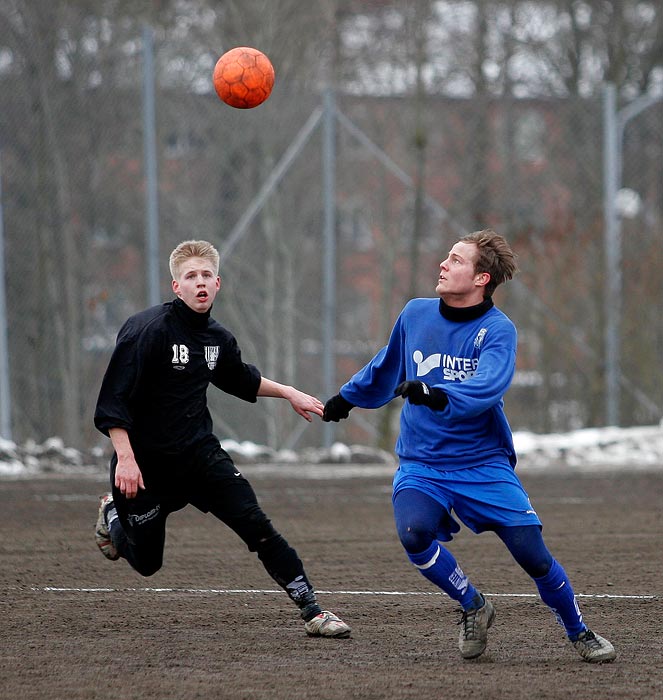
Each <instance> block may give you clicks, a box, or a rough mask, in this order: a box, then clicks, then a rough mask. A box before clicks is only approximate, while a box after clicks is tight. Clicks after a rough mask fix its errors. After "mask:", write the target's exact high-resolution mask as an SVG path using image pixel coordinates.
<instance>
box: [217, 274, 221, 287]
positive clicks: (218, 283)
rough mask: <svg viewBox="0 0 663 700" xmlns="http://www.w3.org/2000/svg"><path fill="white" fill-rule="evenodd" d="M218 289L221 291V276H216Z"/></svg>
mask: <svg viewBox="0 0 663 700" xmlns="http://www.w3.org/2000/svg"><path fill="white" fill-rule="evenodd" d="M216 288H217V289H221V277H220V276H219V275H217V276H216Z"/></svg>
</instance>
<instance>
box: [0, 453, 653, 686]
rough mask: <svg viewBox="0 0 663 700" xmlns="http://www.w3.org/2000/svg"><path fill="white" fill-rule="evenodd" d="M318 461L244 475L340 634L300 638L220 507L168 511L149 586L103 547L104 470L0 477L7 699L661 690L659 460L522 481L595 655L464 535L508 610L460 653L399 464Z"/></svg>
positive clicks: (501, 555) (470, 561) (0, 630)
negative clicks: (99, 535)
mask: <svg viewBox="0 0 663 700" xmlns="http://www.w3.org/2000/svg"><path fill="white" fill-rule="evenodd" d="M321 469H322V468H313V469H311V470H308V471H307V470H304V469H303V468H302V470H301V475H292V474H289V475H288V476H287V477H286V475H285V474H282V475H274V473H273V471H272V470H266V471H263V470H261V469H259V468H254V467H246V468H245V469H244V471H245V473H246V475H247V476H248V477H249V478H250V479H251V481H252V483H253V484H254V487H255V489H256V491H257V492H258V495H259V497H260V500H261V502H262V504H263V506H264V508H265V510H266V511H267V513H268V514H269V515H270V517H271V518H272V520H273V521H274V523H275V524H276V525H277V527H278V528H279V529H280V530H281V531H282V532H283V534H284V535H285V536H286V537H287V538H288V540H289V541H290V542H291V544H293V545H294V546H295V547H296V548H297V550H298V551H299V553H300V555H301V556H302V559H303V560H304V562H305V564H306V568H307V571H308V573H309V576H310V577H311V579H312V580H313V582H314V584H315V585H316V587H317V588H318V589H319V591H322V592H321V593H320V596H319V597H320V599H321V602H322V603H323V605H324V606H326V607H329V608H330V609H331V610H333V611H335V612H337V613H338V614H339V615H341V616H342V617H343V618H344V619H345V620H346V621H347V622H349V623H350V624H351V625H352V627H353V635H352V638H351V639H348V640H328V639H309V638H307V637H306V635H305V633H304V630H303V627H302V624H301V622H300V621H299V620H298V617H297V614H296V611H295V609H294V608H293V606H292V605H291V604H290V602H289V601H288V599H287V598H286V596H285V594H284V593H281V592H278V591H275V585H274V584H273V582H272V581H271V579H269V577H268V576H267V575H266V574H265V572H264V570H263V569H262V567H261V566H260V564H259V563H258V562H257V560H256V559H255V558H254V555H252V554H250V553H248V552H247V551H246V550H245V549H244V547H243V545H242V543H241V542H240V541H239V540H236V539H235V536H234V535H233V534H232V533H231V532H229V531H227V530H226V529H225V528H224V527H223V526H222V525H221V524H220V523H218V522H217V521H216V520H214V518H212V517H210V516H203V515H202V514H200V513H199V512H197V511H195V510H194V509H191V508H189V509H186V510H184V511H181V512H179V513H176V514H174V515H173V516H172V517H171V520H169V525H170V527H169V531H168V540H167V544H166V561H165V565H164V568H163V569H162V571H160V572H159V573H157V574H156V575H155V576H153V577H151V578H149V579H144V578H141V577H140V576H138V575H137V574H135V573H134V572H133V571H131V570H130V568H129V567H128V566H127V565H126V563H125V562H123V561H119V562H109V561H107V560H105V559H104V558H103V557H102V556H101V554H100V553H99V551H98V550H97V548H96V547H95V545H94V540H93V536H92V535H93V525H94V521H95V518H96V510H97V495H98V494H99V493H101V492H102V491H103V490H105V484H104V481H105V479H104V477H103V476H102V475H99V474H94V475H90V474H88V475H87V476H81V475H79V476H66V477H65V476H52V477H50V478H38V479H31V480H2V481H0V523H1V524H2V527H1V529H0V587H1V591H2V595H1V607H0V612H1V614H2V625H1V626H0V649H1V652H0V697H2V698H12V699H16V698H21V699H27V698H38V699H39V700H50V699H52V698H62V699H64V698H85V699H88V698H109V699H110V698H112V699H113V700H118V699H124V698H141V699H143V698H145V699H148V698H149V699H152V698H154V699H157V698H158V699H159V700H163V699H164V698H185V699H189V698H221V699H229V700H230V699H232V700H258V699H260V700H262V699H270V700H281V699H283V700H298V699H300V698H317V699H322V700H325V699H327V698H330V699H331V698H363V699H366V700H368V699H378V698H390V699H393V700H402V699H405V698H413V699H415V698H416V699H417V700H419V699H420V698H472V699H481V698H485V699H487V700H488V699H489V700H499V699H501V698H504V699H507V698H508V699H510V700H518V699H520V698H528V699H530V698H537V699H546V698H577V697H592V698H605V699H613V698H629V699H630V698H663V661H662V658H663V638H662V636H661V620H662V618H663V606H662V602H663V584H662V583H661V581H662V580H663V556H662V554H661V545H662V541H663V537H662V533H663V522H662V520H663V518H662V514H663V510H662V505H661V503H662V501H661V496H662V494H663V473H662V472H655V473H642V472H640V473H634V474H630V475H629V474H627V473H624V472H621V473H616V472H615V473H594V474H585V475H582V474H577V473H575V474H569V473H556V474H546V475H540V474H524V475H522V478H523V481H524V483H525V486H526V488H527V489H528V491H529V492H530V496H531V497H532V501H533V503H534V505H535V507H536V508H537V510H538V511H539V513H540V515H541V516H542V518H543V521H544V524H545V531H544V534H545V536H546V541H547V543H548V545H549V547H550V549H551V550H552V551H553V553H554V554H555V555H556V557H557V558H558V559H559V560H560V561H561V562H562V563H563V564H564V566H565V567H566V569H567V571H568V572H569V574H570V576H571V579H572V581H573V582H574V586H575V590H576V593H577V594H579V595H580V604H581V606H582V608H583V611H584V614H585V619H586V620H587V622H588V623H589V625H590V626H591V627H593V628H594V629H595V630H596V631H598V632H600V633H601V634H602V635H604V636H606V637H608V638H609V639H610V640H612V642H613V643H614V645H615V647H616V649H617V652H618V655H619V656H618V659H617V660H616V661H615V662H614V663H612V664H605V665H598V666H593V665H590V664H587V663H584V662H582V660H581V659H580V657H579V656H577V654H576V652H575V651H574V650H573V649H572V648H571V647H570V646H569V644H568V643H567V642H566V641H565V638H564V635H563V633H562V630H561V628H559V627H558V626H557V625H556V624H555V622H554V620H553V618H552V615H551V614H550V612H549V611H548V609H547V608H546V607H545V606H544V605H543V604H542V603H541V602H540V601H539V600H538V598H537V597H535V596H534V587H533V584H532V583H531V582H530V580H529V579H528V578H527V576H525V574H524V573H522V572H521V571H520V570H519V569H518V568H517V567H516V566H515V564H514V563H512V561H511V560H510V558H509V557H508V555H507V553H506V551H505V550H504V549H503V547H502V545H501V544H500V543H499V542H498V541H497V539H496V538H495V537H494V536H493V535H491V534H484V535H481V536H479V537H477V536H475V535H471V534H469V533H467V532H466V531H463V532H462V533H461V535H460V536H459V537H458V538H457V539H456V540H455V541H454V543H453V544H452V549H453V550H454V551H455V553H456V554H457V555H459V559H460V562H461V563H462V565H463V568H464V569H465V571H466V572H467V573H468V574H469V575H470V576H471V577H472V579H473V581H474V582H475V584H477V585H478V586H479V587H480V588H481V589H482V590H484V591H485V592H486V593H489V594H493V595H494V602H495V604H496V606H497V618H496V621H495V624H494V626H493V627H492V628H491V634H490V638H489V644H488V649H487V651H486V653H485V654H484V655H483V656H482V657H481V658H480V659H478V660H476V661H463V660H462V659H461V658H460V657H459V653H458V649H457V646H456V645H457V634H458V627H457V626H456V622H457V620H458V617H459V616H458V613H457V611H456V608H455V605H454V604H453V603H452V602H451V601H450V600H449V599H448V598H445V597H443V596H442V595H438V594H432V589H431V586H430V585H429V584H428V583H427V582H426V581H425V579H423V578H422V577H421V576H420V575H419V574H418V573H417V572H416V571H415V570H414V569H413V568H412V567H411V566H410V565H409V563H408V562H407V560H406V558H405V556H404V554H403V552H402V551H401V548H400V545H399V543H398V541H397V539H396V536H395V533H394V527H393V522H392V514H391V505H390V497H389V493H390V477H389V476H388V475H387V474H386V473H383V472H382V471H381V470H377V473H374V474H372V475H371V476H368V477H355V478H308V476H307V477H306V478H304V475H305V472H306V473H307V474H308V472H311V473H313V474H317V475H318V476H319V475H320V470H321ZM335 471H336V474H337V476H338V475H339V474H343V473H344V471H343V469H341V468H337V469H336V470H335ZM309 476H310V475H309ZM346 476H347V474H346ZM249 591H250V592H249Z"/></svg>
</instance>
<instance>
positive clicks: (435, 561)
mask: <svg viewBox="0 0 663 700" xmlns="http://www.w3.org/2000/svg"><path fill="white" fill-rule="evenodd" d="M516 270H517V266H516V256H515V255H514V253H513V251H512V250H511V248H510V247H509V245H508V243H507V242H506V240H505V239H504V238H503V237H502V236H500V235H498V234H497V233H495V232H494V231H491V230H484V231H478V232H475V233H471V234H469V235H467V236H464V237H463V238H461V239H460V240H459V241H457V242H456V243H455V244H454V245H453V247H452V248H451V251H450V252H449V255H448V256H447V258H446V259H445V260H444V261H443V262H442V263H440V275H439V279H438V282H437V287H436V289H435V291H436V292H437V295H438V296H439V299H434V298H433V299H413V300H412V301H410V302H409V303H408V304H407V305H406V306H405V308H404V309H403V310H402V312H401V314H400V315H399V317H398V319H397V321H396V324H395V325H394V327H393V330H392V332H391V336H390V338H389V342H388V343H387V345H386V346H385V347H384V348H382V350H380V352H378V354H377V355H376V356H375V357H374V358H373V359H372V360H371V361H370V362H369V363H368V364H367V365H366V366H365V367H364V368H363V369H361V370H359V371H358V372H357V373H356V374H355V375H354V376H353V377H352V378H351V379H350V380H349V381H348V382H347V383H346V384H344V385H343V386H342V387H341V389H340V392H339V393H338V394H337V395H336V396H333V397H332V398H330V399H329V400H328V401H327V403H326V404H325V408H324V413H323V420H324V421H338V420H340V419H343V418H347V417H348V415H349V412H350V410H351V409H352V408H353V407H355V406H359V407H361V408H378V407H380V406H383V405H384V404H386V403H387V402H389V401H391V400H392V399H393V398H394V397H395V396H400V397H402V398H403V399H404V403H403V407H402V411H401V418H400V434H399V437H398V441H397V443H396V452H397V454H398V458H399V467H398V470H397V471H396V474H395V476H394V481H393V496H392V500H393V508H394V516H395V521H396V530H397V532H398V537H399V539H400V541H401V543H402V545H403V547H404V549H405V551H406V553H407V556H408V557H409V559H410V561H411V562H412V564H413V565H414V566H415V567H416V568H417V569H419V571H421V573H422V574H423V575H424V576H425V577H426V578H427V579H428V580H429V581H431V582H432V583H433V584H435V585H436V586H438V587H439V588H441V589H442V590H443V591H444V592H445V593H446V594H447V595H449V596H450V597H451V598H452V599H453V600H455V601H457V602H458V603H459V604H460V606H461V608H462V619H461V630H460V635H459V647H460V652H461V655H462V657H463V658H465V659H474V658H476V657H478V656H480V655H481V654H482V653H483V652H484V650H485V649H486V644H487V641H488V628H489V627H490V626H491V625H492V624H493V621H494V619H495V606H494V605H493V604H492V603H491V601H490V600H488V599H487V598H486V597H484V596H483V595H482V593H481V592H480V591H478V590H477V589H476V588H475V587H474V586H473V585H472V582H471V581H470V580H469V578H468V577H467V576H466V575H465V573H464V572H463V570H462V568H461V567H460V566H459V564H458V562H457V561H456V559H455V557H454V556H453V554H452V553H451V552H450V551H449V550H448V549H447V548H445V547H444V546H443V545H442V544H441V542H448V541H450V540H451V539H452V538H453V535H454V533H457V532H459V530H460V525H459V523H458V521H460V522H462V523H464V524H465V525H466V526H467V527H468V528H470V529H471V530H472V531H474V532H475V533H480V532H484V531H492V532H494V533H495V534H496V535H497V536H498V537H499V538H500V539H501V540H502V542H504V544H505V545H506V547H507V548H508V550H509V552H510V553H511V555H512V556H513V558H514V559H515V560H516V562H517V563H518V564H519V565H520V566H521V567H522V568H523V569H524V571H525V572H526V573H527V574H528V575H529V576H531V578H532V579H533V580H534V583H535V584H536V586H537V588H538V591H539V595H540V596H541V599H542V600H543V602H544V603H546V605H548V606H549V607H550V608H551V610H552V611H553V613H554V615H555V617H556V618H557V620H558V622H559V623H560V624H561V625H562V626H563V627H564V629H565V631H566V634H567V636H568V638H569V640H570V642H571V644H572V645H573V646H574V648H575V649H576V650H577V651H578V653H579V654H580V656H581V657H582V658H583V659H584V660H585V661H588V662H591V663H600V662H605V661H612V660H613V659H614V658H615V656H616V654H615V650H614V648H613V646H612V644H611V643H610V642H609V641H607V640H606V639H604V638H603V637H601V636H599V635H598V634H595V633H594V632H592V631H591V630H590V629H589V628H588V627H587V625H586V624H585V623H584V621H583V618H582V614H581V612H580V609H579V607H578V604H577V601H576V598H575V595H574V592H573V588H572V586H571V582H570V581H569V578H568V576H567V574H566V572H565V571H564V569H563V568H562V566H561V564H559V562H557V561H556V560H555V558H554V557H553V556H552V555H551V554H550V552H549V551H548V549H547V547H546V545H545V543H544V541H543V537H542V534H541V529H542V525H541V521H540V520H539V517H538V515H537V514H536V511H535V510H534V509H533V508H532V505H531V503H530V501H529V498H528V495H527V493H526V492H525V490H524V488H523V486H522V485H521V483H520V480H519V478H518V477H517V475H516V472H515V465H516V454H515V450H514V445H513V439H512V434H511V429H510V427H509V424H508V422H507V419H506V416H505V414H504V410H503V396H504V394H505V392H506V391H507V389H508V388H509V385H510V384H511V380H512V378H513V375H514V372H515V364H516V329H515V327H514V325H513V323H512V322H511V320H510V319H509V318H508V317H507V316H506V315H505V314H504V313H503V312H502V311H500V310H499V309H497V308H496V307H495V305H494V304H493V300H492V295H493V292H494V291H495V289H496V288H497V286H498V285H500V284H502V283H503V282H505V281H507V280H509V279H511V278H512V277H513V275H514V274H515V273H516Z"/></svg>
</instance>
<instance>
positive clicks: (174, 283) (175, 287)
mask: <svg viewBox="0 0 663 700" xmlns="http://www.w3.org/2000/svg"><path fill="white" fill-rule="evenodd" d="M171 284H172V287H173V291H174V292H175V294H176V295H177V296H178V297H179V296H182V294H181V292H180V283H179V282H178V281H177V280H173V281H172V282H171Z"/></svg>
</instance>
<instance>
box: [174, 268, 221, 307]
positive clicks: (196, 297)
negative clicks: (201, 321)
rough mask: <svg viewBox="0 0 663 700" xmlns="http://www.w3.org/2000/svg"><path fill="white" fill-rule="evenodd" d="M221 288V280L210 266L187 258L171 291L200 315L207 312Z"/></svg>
mask: <svg viewBox="0 0 663 700" xmlns="http://www.w3.org/2000/svg"><path fill="white" fill-rule="evenodd" d="M220 287H221V278H220V277H219V275H217V274H216V273H215V271H214V268H213V267H212V265H211V264H210V263H209V262H208V261H207V260H205V259H203V258H189V259H188V260H185V261H184V263H182V265H181V267H180V270H179V273H178V276H177V279H175V280H173V291H174V292H175V294H177V296H178V297H179V298H180V299H181V300H182V301H183V302H184V303H185V304H186V305H187V306H188V307H189V308H190V309H193V311H196V312H198V313H200V314H203V313H205V312H206V311H208V310H209V308H210V307H211V306H212V304H213V302H214V298H215V297H216V293H217V292H218V291H219V289H220Z"/></svg>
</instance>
